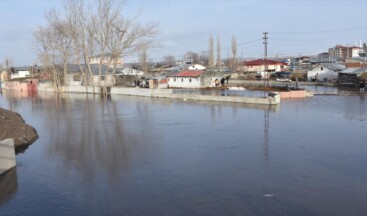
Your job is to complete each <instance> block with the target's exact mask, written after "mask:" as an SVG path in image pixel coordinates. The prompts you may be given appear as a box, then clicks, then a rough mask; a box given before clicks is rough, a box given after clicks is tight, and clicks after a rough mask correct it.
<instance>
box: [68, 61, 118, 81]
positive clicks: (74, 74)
mask: <svg viewBox="0 0 367 216" xmlns="http://www.w3.org/2000/svg"><path fill="white" fill-rule="evenodd" d="M89 66H90V68H91V72H92V74H89V73H88V67H87V65H78V64H70V65H68V74H67V78H66V83H67V85H69V86H85V85H86V84H87V83H88V85H89V86H92V85H93V86H99V70H100V66H99V65H98V64H91V65H89ZM83 71H84V73H85V77H86V79H84V77H83ZM106 71H107V75H106ZM101 72H102V73H101V80H100V82H101V83H100V86H113V85H115V84H116V79H115V78H114V77H113V75H112V71H111V69H109V68H108V67H107V66H106V65H101ZM118 72H119V71H117V73H118ZM86 80H87V81H86Z"/></svg>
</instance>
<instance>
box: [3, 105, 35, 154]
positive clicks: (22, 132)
mask: <svg viewBox="0 0 367 216" xmlns="http://www.w3.org/2000/svg"><path fill="white" fill-rule="evenodd" d="M8 138H13V139H14V147H15V151H16V152H22V151H24V150H25V149H26V148H27V147H28V146H29V145H31V144H32V143H34V141H36V140H37V139H38V134H37V131H36V130H35V129H34V128H33V127H32V126H30V125H28V124H26V123H25V122H24V120H23V118H22V117H21V116H20V115H19V114H18V113H16V112H12V111H9V110H5V109H2V108H0V140H4V139H8Z"/></svg>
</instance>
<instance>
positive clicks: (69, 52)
mask: <svg viewBox="0 0 367 216" xmlns="http://www.w3.org/2000/svg"><path fill="white" fill-rule="evenodd" d="M96 2H97V3H96ZM124 3H125V1H121V0H97V1H88V0H65V1H64V7H63V8H62V9H61V10H60V11H57V10H56V9H52V10H50V11H49V12H48V13H47V15H46V20H47V24H46V25H45V26H40V27H39V28H38V29H37V30H36V31H35V32H34V36H35V39H36V44H37V48H38V56H39V58H40V59H41V60H42V62H44V64H45V66H48V68H51V70H52V73H53V74H54V76H53V77H54V81H55V83H56V84H57V85H58V86H59V85H67V84H68V83H67V81H66V75H67V73H68V65H69V64H71V63H76V64H78V65H79V67H80V70H81V72H82V74H83V76H84V77H85V79H84V80H85V85H89V84H90V83H89V81H88V79H87V77H90V76H91V75H92V69H91V66H90V62H91V59H92V58H95V57H98V59H99V62H98V65H99V79H98V80H99V81H98V84H99V85H101V76H102V72H103V71H102V65H108V66H111V69H112V74H113V75H114V73H115V71H116V67H117V63H118V62H119V60H120V59H121V58H123V57H126V56H129V55H135V54H138V53H139V52H141V51H143V50H147V49H148V48H150V47H151V46H152V45H153V41H152V39H151V37H152V36H154V35H155V34H157V28H158V24H157V23H149V24H140V23H139V22H138V17H127V16H123V6H124ZM60 66H61V69H60ZM104 72H105V73H106V75H107V73H108V70H105V71H104ZM92 84H93V82H92Z"/></svg>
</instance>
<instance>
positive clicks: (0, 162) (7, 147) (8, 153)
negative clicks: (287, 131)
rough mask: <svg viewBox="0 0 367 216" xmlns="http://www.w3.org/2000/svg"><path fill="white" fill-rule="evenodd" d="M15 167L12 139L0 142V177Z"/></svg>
mask: <svg viewBox="0 0 367 216" xmlns="http://www.w3.org/2000/svg"><path fill="white" fill-rule="evenodd" d="M15 165H16V162H15V149H14V139H6V140H2V141H0V175H1V174H3V173H4V172H6V171H8V170H9V169H11V168H13V167H15Z"/></svg>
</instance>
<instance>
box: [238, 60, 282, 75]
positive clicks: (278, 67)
mask: <svg viewBox="0 0 367 216" xmlns="http://www.w3.org/2000/svg"><path fill="white" fill-rule="evenodd" d="M265 66H267V67H268V72H281V71H285V69H286V67H287V66H288V64H287V63H285V62H280V61H274V60H269V59H267V60H264V59H257V60H252V61H245V62H244V63H243V66H242V67H243V68H242V69H243V70H244V71H249V72H260V71H265Z"/></svg>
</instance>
